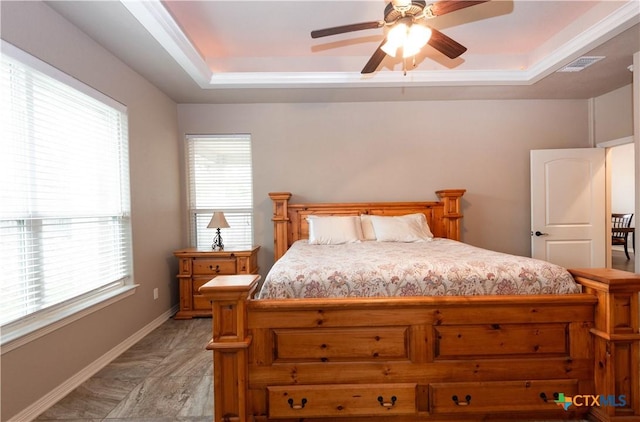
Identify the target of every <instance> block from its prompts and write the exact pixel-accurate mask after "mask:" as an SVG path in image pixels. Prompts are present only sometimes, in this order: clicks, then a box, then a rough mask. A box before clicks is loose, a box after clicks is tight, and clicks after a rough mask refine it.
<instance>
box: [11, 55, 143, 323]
mask: <svg viewBox="0 0 640 422" xmlns="http://www.w3.org/2000/svg"><path fill="white" fill-rule="evenodd" d="M2 47H3V54H2V69H1V72H2V73H1V79H0V89H1V93H2V95H1V100H0V104H1V109H0V124H1V126H0V151H1V152H0V180H1V183H0V268H2V282H1V285H0V308H1V309H2V312H1V313H0V325H3V326H4V325H6V324H16V323H20V321H21V320H24V319H25V317H30V316H33V317H34V318H37V317H38V315H39V313H40V312H44V311H47V312H53V311H54V310H55V309H56V307H63V306H69V304H70V303H71V302H74V301H76V302H77V301H82V300H84V299H86V298H87V297H88V296H91V295H92V294H95V293H96V292H99V291H100V292H101V291H104V290H105V289H109V288H114V287H117V286H122V285H123V284H125V283H127V282H128V281H130V279H131V272H132V262H131V261H132V258H131V236H130V231H131V230H130V206H129V167H128V140H127V115H126V109H125V108H124V106H122V105H120V104H118V103H116V102H115V101H113V100H111V99H110V98H107V97H105V96H104V95H103V94H101V93H99V92H97V91H95V90H93V89H92V88H90V87H88V86H86V85H84V84H81V83H80V82H78V81H77V80H73V79H71V78H70V77H69V76H67V75H65V74H62V73H61V72H59V71H58V70H56V69H54V68H52V67H50V66H48V65H46V64H45V63H43V62H41V61H39V60H38V59H35V58H34V57H32V56H29V55H27V54H26V53H24V52H22V51H20V50H18V49H16V48H15V47H13V46H10V45H8V44H6V43H3V44H2ZM70 84H71V85H73V87H72V86H70ZM79 88H80V90H79Z"/></svg>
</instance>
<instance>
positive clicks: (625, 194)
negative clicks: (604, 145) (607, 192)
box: [611, 143, 636, 222]
mask: <svg viewBox="0 0 640 422" xmlns="http://www.w3.org/2000/svg"><path fill="white" fill-rule="evenodd" d="M634 161H635V145H634V144H633V143H631V144H625V145H619V146H616V147H613V148H611V164H612V166H611V212H613V213H629V212H631V213H633V212H635V211H634V210H635V198H636V196H635V174H636V173H635V163H634ZM635 218H636V216H634V222H635Z"/></svg>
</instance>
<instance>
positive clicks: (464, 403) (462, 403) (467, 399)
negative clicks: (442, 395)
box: [451, 394, 471, 406]
mask: <svg viewBox="0 0 640 422" xmlns="http://www.w3.org/2000/svg"><path fill="white" fill-rule="evenodd" d="M451 400H453V402H454V403H455V404H456V406H468V405H469V404H471V396H470V395H468V394H467V395H466V396H465V397H464V400H465V401H460V400H458V396H453V397H451Z"/></svg>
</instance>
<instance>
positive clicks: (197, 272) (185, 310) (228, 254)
mask: <svg viewBox="0 0 640 422" xmlns="http://www.w3.org/2000/svg"><path fill="white" fill-rule="evenodd" d="M258 249H260V246H253V247H251V248H246V249H233V248H229V249H225V250H223V251H212V250H205V249H196V248H187V249H180V250H177V251H175V252H174V253H173V254H174V255H175V256H176V257H177V258H178V259H179V261H180V262H179V264H178V265H179V270H178V282H179V283H180V310H179V311H178V313H177V314H176V315H175V316H174V318H175V319H191V318H193V317H210V316H211V303H209V301H208V300H207V299H205V297H204V296H202V295H201V294H200V293H199V292H198V289H199V288H200V286H202V285H203V284H205V283H206V282H207V281H209V280H211V279H212V278H214V277H216V276H218V275H233V274H256V273H257V272H258Z"/></svg>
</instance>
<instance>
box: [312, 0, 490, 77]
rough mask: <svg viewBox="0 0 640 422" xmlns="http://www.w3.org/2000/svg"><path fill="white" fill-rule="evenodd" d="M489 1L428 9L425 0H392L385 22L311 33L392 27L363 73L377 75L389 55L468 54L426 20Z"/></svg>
mask: <svg viewBox="0 0 640 422" xmlns="http://www.w3.org/2000/svg"><path fill="white" fill-rule="evenodd" d="M487 1H489V0H479V1H466V0H443V1H439V2H437V3H432V4H430V5H429V6H427V3H426V1H424V0H392V1H391V3H389V4H387V6H386V7H385V9H384V19H383V20H380V21H372V22H361V23H354V24H350V25H342V26H334V27H331V28H325V29H317V30H315V31H311V38H320V37H326V36H329V35H337V34H344V33H346V32H354V31H361V30H364V29H376V28H382V27H388V28H389V30H388V31H387V34H386V35H385V37H384V39H383V40H382V42H381V43H380V45H379V46H378V48H377V49H376V51H375V52H374V53H373V55H372V56H371V58H370V59H369V61H368V62H367V64H366V65H365V66H364V68H363V69H362V71H361V72H360V73H363V74H364V73H373V72H375V71H376V69H377V68H378V66H380V63H382V60H383V59H384V57H385V56H386V55H390V56H393V57H395V56H396V54H398V52H399V51H402V56H403V57H404V58H406V57H412V56H414V55H415V54H417V53H418V52H419V51H420V49H421V48H422V47H423V46H424V45H426V44H429V45H430V46H431V47H433V48H435V49H436V50H438V51H440V52H441V53H443V54H444V55H445V56H447V57H449V58H451V59H455V58H456V57H458V56H460V55H461V54H462V53H464V52H465V51H467V48H466V47H465V46H463V45H462V44H460V43H458V42H456V41H455V40H453V39H451V38H450V37H448V36H446V35H445V34H443V33H442V32H440V31H438V30H437V29H435V28H431V27H429V26H428V25H426V21H428V20H429V19H433V18H435V17H437V16H442V15H445V14H447V13H451V12H455V11H456V10H460V9H464V8H467V7H470V6H475V5H476V4H480V3H486V2H487Z"/></svg>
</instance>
